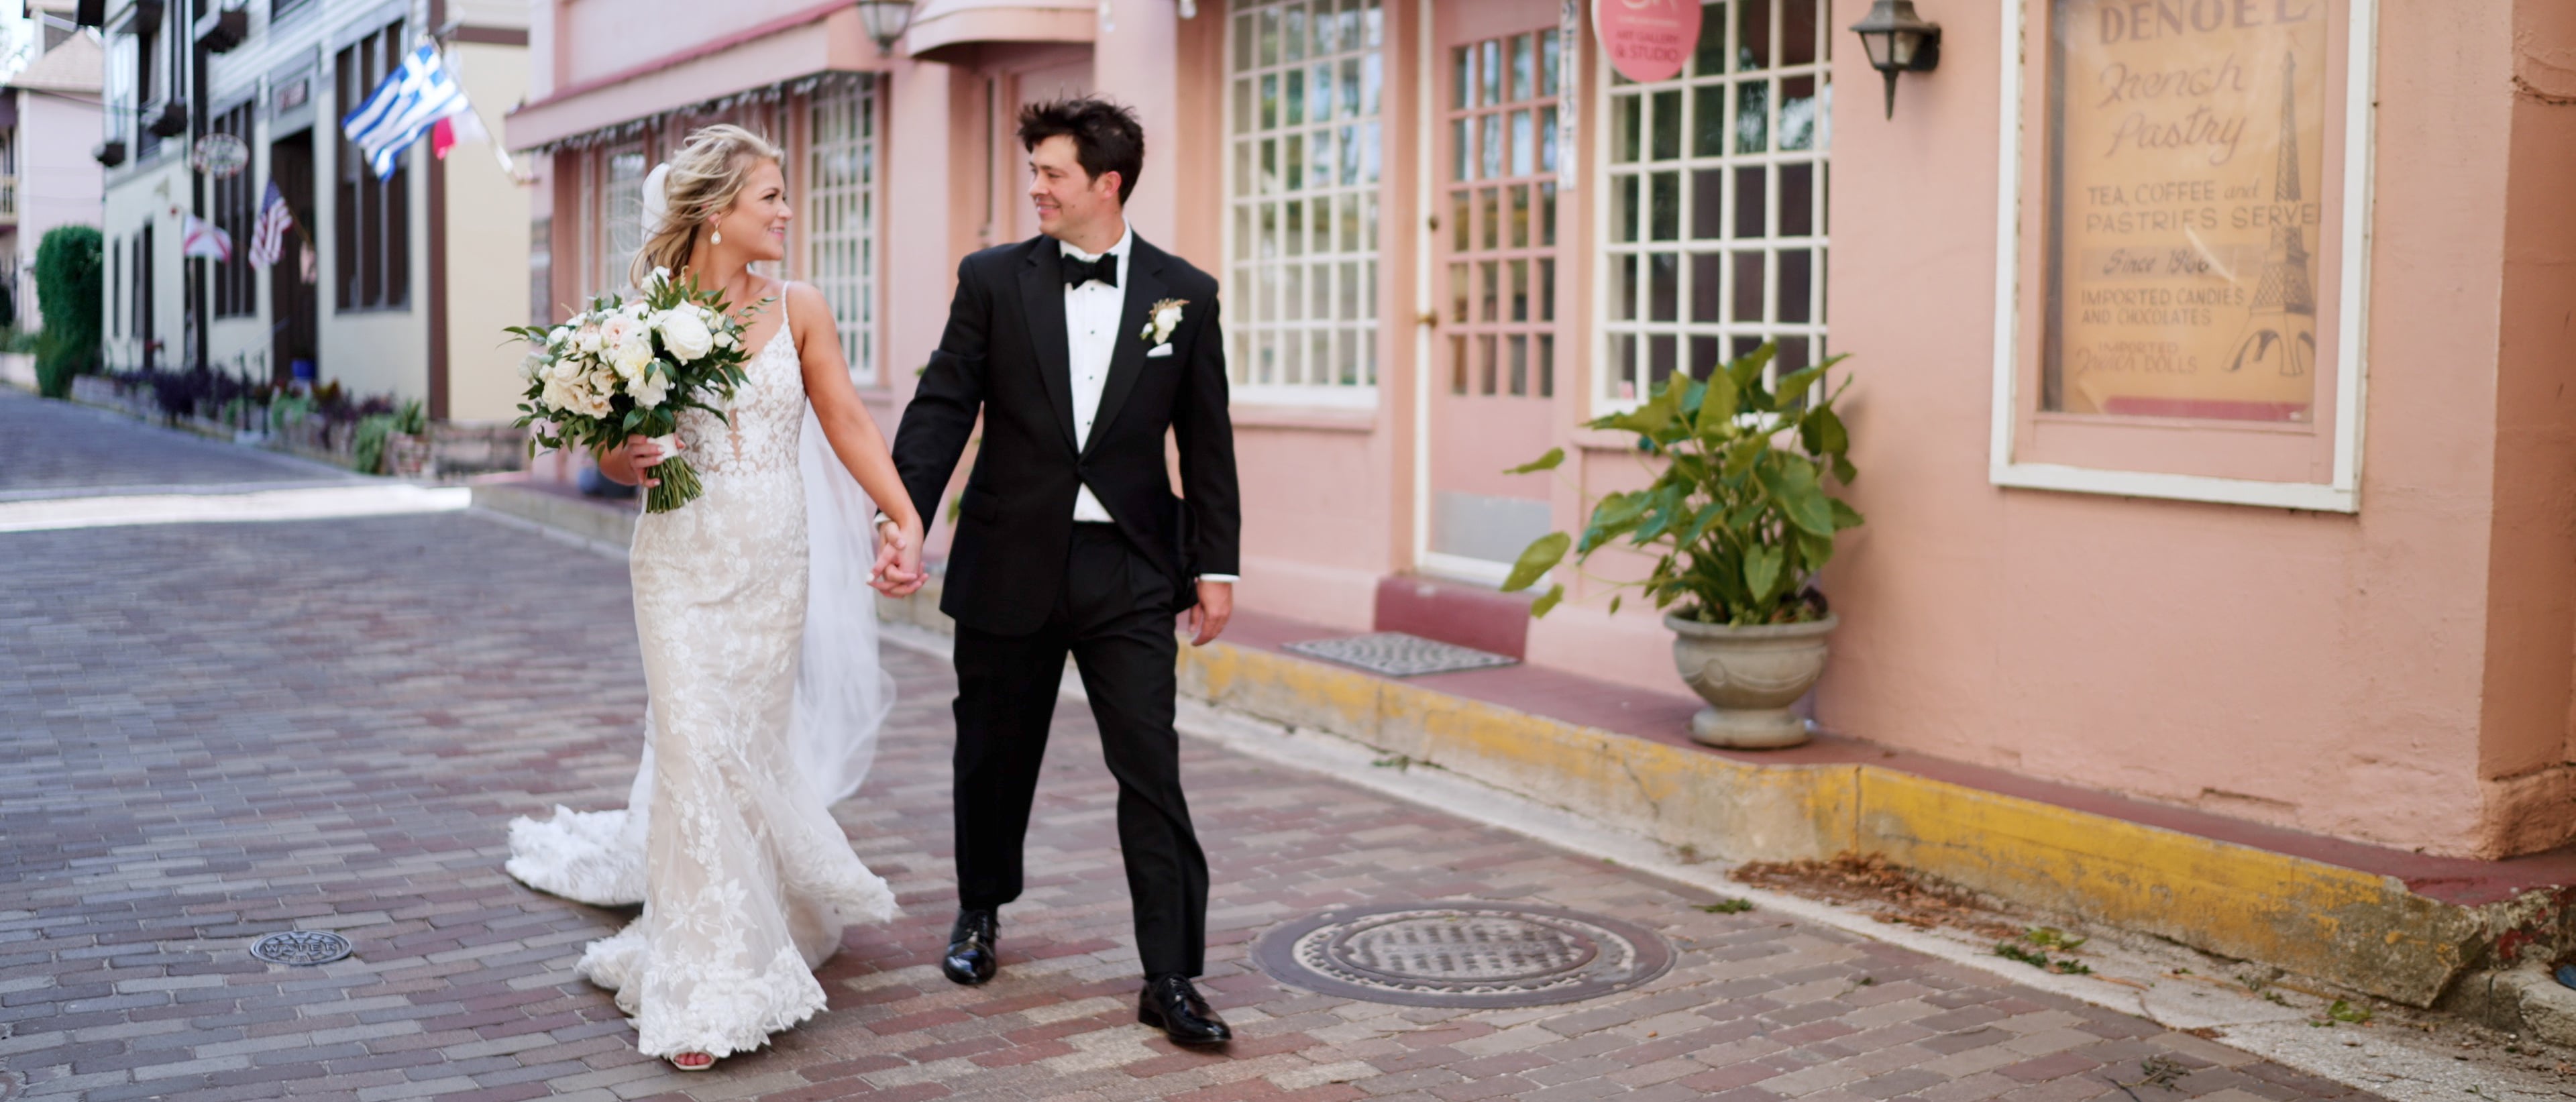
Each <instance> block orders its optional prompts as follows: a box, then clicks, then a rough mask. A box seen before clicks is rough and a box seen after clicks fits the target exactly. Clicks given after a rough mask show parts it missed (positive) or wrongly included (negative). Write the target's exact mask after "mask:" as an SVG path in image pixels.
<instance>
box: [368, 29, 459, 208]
mask: <svg viewBox="0 0 2576 1102" xmlns="http://www.w3.org/2000/svg"><path fill="white" fill-rule="evenodd" d="M471 109H472V107H471V105H469V104H467V103H466V102H465V89H463V88H460V87H457V84H456V81H455V80H454V79H453V78H451V77H449V76H448V75H447V68H446V66H444V65H442V64H440V63H439V60H438V50H437V49H436V48H435V47H433V46H431V45H429V44H428V43H425V42H424V43H422V44H421V47H420V48H419V49H417V50H413V51H412V52H411V53H409V54H406V55H404V56H403V61H402V68H401V69H399V70H396V71H395V72H393V73H390V74H388V75H387V76H386V77H385V82H384V83H382V84H379V85H377V86H376V90H375V91H374V92H373V93H371V94H370V95H368V96H367V102H365V103H362V104H359V105H358V109H357V110H355V111H351V112H349V113H348V114H347V115H346V116H344V117H342V118H341V120H340V130H341V131H342V132H343V133H346V134H347V135H348V136H349V140H350V141H351V142H353V143H355V144H356V145H357V147H358V148H359V149H360V150H361V151H363V152H365V153H366V155H367V163H368V165H369V166H370V167H373V168H374V169H375V170H376V178H377V179H379V180H381V179H384V178H385V177H388V176H391V175H393V174H394V168H395V167H396V166H398V165H400V164H401V163H402V154H403V150H405V149H408V148H410V147H411V143H413V142H415V141H418V140H420V136H421V135H423V134H426V133H429V130H430V127H432V126H435V125H437V123H438V120H440V119H443V118H446V117H448V116H450V115H454V114H456V113H457V112H460V111H467V110H471Z"/></svg>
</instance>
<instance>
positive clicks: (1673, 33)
mask: <svg viewBox="0 0 2576 1102" xmlns="http://www.w3.org/2000/svg"><path fill="white" fill-rule="evenodd" d="M1699 5H1700V0H1592V28H1593V33H1595V34H1598V35H1600V36H1601V52H1602V53H1605V54H1608V55H1610V67H1611V68H1613V69H1617V70H1618V71H1619V75H1621V76H1624V77H1627V78H1628V79H1630V80H1633V81H1637V82H1639V83H1645V82H1649V81H1657V80H1669V79H1671V78H1673V77H1674V76H1677V75H1679V74H1680V73H1681V71H1682V66H1684V65H1686V64H1689V62H1690V56H1691V50H1693V49H1694V48H1696V47H1697V46H1698V45H1699V18H1700V12H1699Z"/></svg>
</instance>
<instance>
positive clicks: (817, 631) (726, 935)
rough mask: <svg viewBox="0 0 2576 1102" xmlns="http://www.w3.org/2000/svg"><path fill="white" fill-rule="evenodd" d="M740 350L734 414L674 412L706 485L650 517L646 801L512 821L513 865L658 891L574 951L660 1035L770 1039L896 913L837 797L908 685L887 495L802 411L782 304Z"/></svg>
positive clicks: (586, 895) (649, 1042)
mask: <svg viewBox="0 0 2576 1102" xmlns="http://www.w3.org/2000/svg"><path fill="white" fill-rule="evenodd" d="M781 309H782V310H783V309H784V307H783V306H782V307H781ZM744 368H745V371H746V374H747V375H748V381H747V382H746V383H745V384H744V385H742V386H741V387H739V388H737V390H736V392H735V395H734V398H733V401H732V403H731V408H730V414H731V423H730V424H727V422H726V420H725V419H723V418H718V417H716V416H714V415H712V414H709V413H706V412H704V411H699V410H688V411H684V412H683V413H682V414H681V415H680V418H679V434H678V435H679V438H680V446H681V454H682V455H684V456H686V457H687V458H688V460H689V462H690V464H691V465H692V466H694V467H695V468H696V469H697V471H698V474H699V476H700V479H701V481H702V483H703V485H704V488H705V494H704V496H702V497H700V498H698V499H697V500H695V501H693V502H690V503H689V504H687V505H685V506H682V507H681V508H679V509H677V510H675V511H672V512H668V513H646V514H644V515H643V517H642V519H641V520H640V521H639V522H638V523H637V525H636V529H635V543H634V547H633V550H632V553H631V555H630V557H629V559H628V562H629V568H630V570H631V572H632V574H633V577H634V585H635V626H636V630H637V634H638V636H639V638H640V640H641V643H642V647H643V655H644V676H645V681H646V684H647V686H648V688H649V690H650V694H651V704H650V707H649V708H648V709H647V711H646V713H645V726H646V747H645V752H644V755H643V764H642V767H641V768H640V769H639V770H638V772H637V775H636V779H635V783H634V786H633V788H632V790H631V792H630V794H629V797H628V806H627V808H626V809H624V810H617V811H601V812H576V811H571V810H568V809H565V808H562V807H557V808H556V809H555V814H554V816H553V818H551V819H549V820H546V821H543V822H540V821H536V820H531V819H524V818H523V819H518V820H515V821H513V822H512V823H511V824H510V859H509V863H508V865H507V866H506V867H507V868H508V870H509V872H510V874H511V875H512V876H515V877H517V878H519V879H520V880H521V881H523V882H525V883H527V884H528V885H529V886H531V887H535V888H538V889H540V890H543V891H547V892H551V893H553V894H556V895H560V896H564V897H566V898H570V899H576V900H580V901H582V902H586V903H594V904H601V905H619V904H633V903H639V902H640V903H642V904H643V905H644V912H643V914H642V916H641V917H639V918H637V919H636V920H635V921H634V922H632V923H630V924H628V925H627V927H626V928H625V929H623V930H621V931H619V932H618V933H617V934H616V935H614V936H612V937H608V938H605V939H602V940H600V941H596V942H593V943H591V945H590V946H589V947H588V948H587V949H586V950H585V951H584V952H583V953H582V956H581V962H580V964H579V965H578V970H579V972H580V973H581V975H583V976H584V977H586V978H588V979H590V980H591V981H592V982H595V983H597V984H599V985H600V986H603V987H606V988H609V989H611V990H614V991H615V992H616V993H617V1006H618V1008H619V1009H620V1010H623V1011H624V1012H625V1013H626V1014H627V1015H628V1016H629V1017H630V1018H632V1019H633V1020H634V1023H635V1029H636V1033H637V1039H636V1047H637V1048H638V1049H639V1050H641V1051H642V1052H643V1053H645V1054H646V1055H648V1056H659V1057H669V1056H673V1055H677V1054H680V1053H684V1052H704V1053H707V1054H709V1055H712V1056H718V1057H722V1056H728V1055H731V1054H733V1053H737V1052H744V1051H748V1050H751V1049H756V1048H758V1047H760V1046H761V1045H762V1044H763V1043H765V1042H766V1041H767V1039H768V1037H769V1035H770V1034H772V1033H775V1032H777V1031H779V1030H782V1029H785V1028H787V1027H789V1026H792V1025H795V1024H797V1023H798V1022H801V1021H804V1020H805V1019H807V1018H809V1017H811V1016H813V1015H814V1014H815V1013H816V1012H817V1011H820V1010H822V1009H823V1007H824V1001H825V1000H824V994H823V989H822V986H821V985H820V984H819V983H817V982H816V981H815V979H814V974H813V969H814V968H815V967H816V966H818V965H820V964H821V963H822V962H823V961H824V959H825V958H827V957H829V956H831V955H832V953H833V951H834V950H836V949H838V948H839V946H840V942H841V934H842V931H843V929H844V927H846V926H850V925H854V924H860V923H882V922H885V921H886V920H888V919H890V918H892V917H893V915H894V913H895V905H894V894H893V892H892V891H891V890H890V889H889V888H888V887H887V886H886V883H885V881H884V880H882V879H880V878H878V877H877V876H876V875H875V874H874V873H871V872H869V871H868V868H867V866H866V865H865V864H863V863H861V862H860V860H859V858H858V855H857V854H855V853H853V852H852V851H851V848H850V843H849V841H848V839H847V838H846V837H844V836H843V834H842V833H841V829H840V826H839V824H837V823H836V822H834V821H833V819H832V816H831V812H830V810H829V807H830V805H831V804H832V803H833V802H835V801H837V800H839V799H841V798H843V797H846V796H848V795H849V794H850V793H851V792H854V791H856V790H857V788H858V782H859V780H860V779H861V778H862V777H863V776H864V774H865V773H866V770H867V766H868V763H869V760H870V758H871V756H872V754H873V751H874V747H875V735H876V730H877V727H878V726H879V725H880V724H881V723H882V721H883V719H884V716H885V712H886V710H887V707H888V706H889V705H890V703H891V699H892V691H891V685H890V683H889V680H888V678H887V677H886V675H885V673H884V672H883V670H882V669H881V668H880V667H879V666H878V664H877V660H876V638H875V622H874V621H875V610H874V607H873V604H872V603H871V599H872V594H871V593H870V592H869V591H868V590H867V588H866V586H865V569H866V562H865V559H866V557H867V553H868V551H869V548H870V545H869V544H868V543H867V540H868V534H867V533H868V531H869V529H868V527H867V526H866V524H865V523H864V522H863V521H862V520H861V519H860V518H864V517H868V516H871V515H873V513H874V509H873V507H871V506H870V505H869V504H868V502H867V501H866V499H865V497H864V495H862V494H860V493H859V491H858V484H857V481H856V480H855V479H853V478H851V477H850V476H849V473H848V471H847V470H846V469H845V468H843V467H842V466H841V464H840V461H839V459H838V458H837V457H835V456H834V455H833V454H832V452H831V450H830V448H829V446H828V445H827V444H826V443H825V442H824V441H823V439H822V433H821V430H820V428H819V426H818V425H817V424H816V423H815V421H814V418H813V416H812V414H811V413H810V412H809V411H808V409H807V404H806V399H805V389H804V379H803V373H802V370H801V368H800V365H799V362H798V357H797V354H796V346H795V341H794V339H793V338H792V337H790V336H789V334H788V332H787V326H786V325H785V324H784V322H783V321H782V323H781V324H780V326H779V329H778V332H777V334H776V335H775V336H773V337H772V338H771V339H770V341H769V342H768V344H767V345H766V346H765V347H763V348H762V349H761V350H760V351H759V353H758V354H757V355H755V356H753V357H752V358H751V359H750V360H749V361H747V362H746V363H745V365H744ZM809 518H811V520H812V527H813V534H812V541H811V545H810V546H809V538H808V528H809ZM809 559H810V562H809Z"/></svg>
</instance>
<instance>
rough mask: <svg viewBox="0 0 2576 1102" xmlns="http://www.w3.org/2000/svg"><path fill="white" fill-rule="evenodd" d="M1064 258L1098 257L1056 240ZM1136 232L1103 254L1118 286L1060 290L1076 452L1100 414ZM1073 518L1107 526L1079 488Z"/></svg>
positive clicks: (1095, 502) (1104, 513)
mask: <svg viewBox="0 0 2576 1102" xmlns="http://www.w3.org/2000/svg"><path fill="white" fill-rule="evenodd" d="M1058 244H1060V245H1062V246H1063V247H1064V255H1065V256H1067V257H1070V258H1072V259H1074V260H1079V261H1081V262H1083V263H1085V264H1088V263H1090V262H1092V261H1094V260H1098V259H1100V257H1099V256H1097V255H1095V254H1092V253H1086V252H1084V251H1082V250H1080V249H1077V248H1074V247H1073V243H1072V242H1070V241H1062V242H1058ZM1135 244H1136V230H1135V229H1134V227H1127V228H1125V229H1122V230H1121V231H1120V232H1119V234H1118V243H1117V244H1115V245H1111V246H1110V247H1109V253H1108V255H1110V256H1114V257H1117V258H1118V286H1116V287H1112V286H1109V285H1108V284H1105V283H1102V282H1100V281H1099V280H1096V279H1094V280H1086V281H1084V282H1083V284H1082V285H1081V286H1079V287H1074V286H1067V287H1066V288H1065V289H1064V349H1065V351H1066V352H1067V353H1068V354H1069V356H1070V366H1071V367H1072V369H1073V446H1074V450H1076V451H1079V450H1081V449H1083V448H1084V447H1087V446H1089V444H1090V443H1091V423H1092V421H1094V420H1096V419H1098V418H1099V416H1100V392H1101V391H1102V390H1103V389H1105V388H1106V387H1107V386H1108V385H1109V358H1110V356H1111V355H1113V354H1114V353H1116V352H1117V350H1118V318H1119V315H1120V314H1122V313H1124V312H1125V311H1126V309H1127V291H1126V288H1127V287H1129V286H1130V285H1131V284H1130V282H1129V280H1128V278H1127V254H1129V253H1131V252H1134V251H1135ZM1073 519H1074V521H1075V522H1076V523H1090V524H1110V523H1113V521H1112V519H1111V517H1110V516H1109V510H1108V508H1107V507H1105V506H1103V505H1101V504H1100V499H1099V498H1097V497H1094V496H1092V493H1091V487H1089V486H1084V487H1082V488H1081V489H1080V490H1079V491H1077V492H1076V493H1075V494H1074V495H1073Z"/></svg>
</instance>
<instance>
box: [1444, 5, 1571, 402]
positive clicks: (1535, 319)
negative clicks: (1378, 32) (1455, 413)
mask: <svg viewBox="0 0 2576 1102" xmlns="http://www.w3.org/2000/svg"><path fill="white" fill-rule="evenodd" d="M1561 42H1562V39H1561V38H1560V37H1559V36H1558V35H1557V34H1556V33H1555V32H1554V31H1541V32H1538V33H1535V34H1517V35H1512V36H1509V37H1506V38H1490V39H1486V40H1485V41H1482V42H1477V43H1473V44H1470V45H1466V46H1459V47H1456V48H1453V49H1451V50H1450V51H1449V78H1448V81H1447V84H1448V87H1447V89H1446V90H1445V91H1446V96H1447V101H1448V102H1447V103H1446V104H1444V105H1443V106H1444V108H1445V111H1444V114H1445V115H1446V117H1447V119H1448V126H1449V133H1448V135H1447V138H1448V152H1449V163H1448V164H1447V165H1445V166H1443V169H1444V172H1443V175H1444V177H1445V179H1446V184H1445V190H1446V192H1447V198H1446V201H1445V202H1444V203H1443V205H1442V210H1441V214H1440V219H1441V223H1442V225H1441V230H1442V232H1445V233H1447V234H1448V235H1449V240H1448V242H1447V244H1448V246H1449V255H1448V273H1447V274H1448V281H1447V287H1448V298H1449V307H1448V313H1449V317H1448V318H1447V319H1446V324H1445V325H1444V326H1443V327H1442V329H1443V331H1444V332H1446V333H1447V334H1448V337H1449V392H1450V393H1451V394H1486V395H1493V394H1501V395H1514V396H1536V397H1541V398H1545V397H1549V396H1552V395H1554V394H1555V393H1556V361H1557V355H1556V240H1557V225H1556V223H1557V194H1556V171H1557V156H1558V150H1557V147H1556V145H1557V128H1556V124H1557V118H1556V111H1557V100H1556V96H1557V85H1558V82H1559V81H1560V80H1561V79H1562V77H1561V74H1562V72H1563V69H1564V64H1563V58H1561V57H1560V56H1559V52H1560V49H1561Z"/></svg>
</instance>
